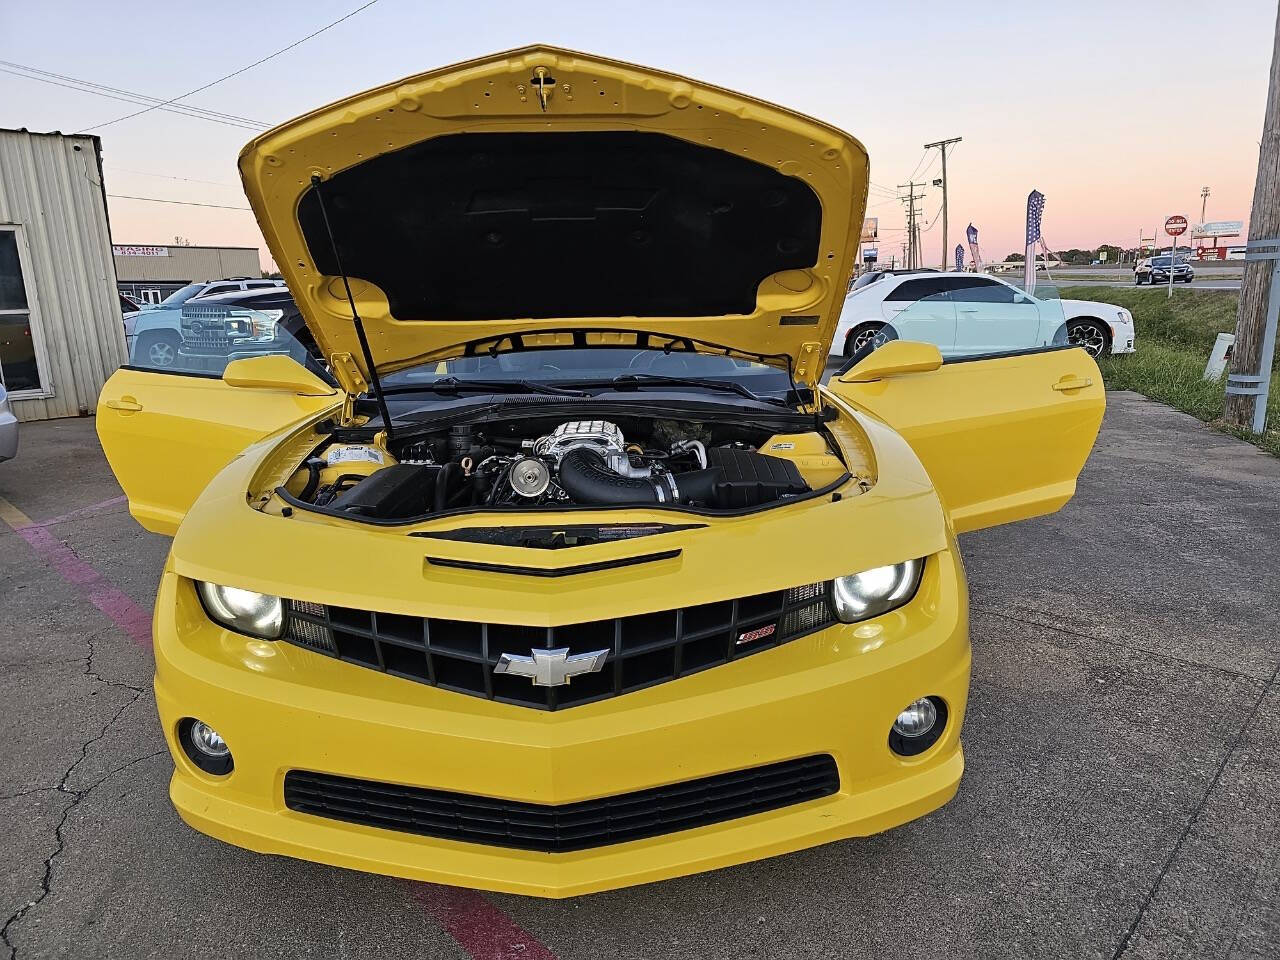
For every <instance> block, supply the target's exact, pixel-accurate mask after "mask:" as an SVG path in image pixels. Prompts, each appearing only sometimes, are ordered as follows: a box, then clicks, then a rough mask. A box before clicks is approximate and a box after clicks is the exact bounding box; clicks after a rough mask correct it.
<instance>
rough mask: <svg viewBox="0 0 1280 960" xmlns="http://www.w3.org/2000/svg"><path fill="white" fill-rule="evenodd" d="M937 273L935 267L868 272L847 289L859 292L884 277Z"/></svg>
mask: <svg viewBox="0 0 1280 960" xmlns="http://www.w3.org/2000/svg"><path fill="white" fill-rule="evenodd" d="M938 272H939V271H938V270H937V269H936V268H935V267H916V268H914V269H911V270H889V269H885V270H868V271H867V272H866V273H864V274H863V275H862V276H860V277H859V278H858V279H857V280H855V281H854V282H853V286H852V287H850V288H849V289H850V290H851V291H852V290H861V289H862V288H863V287H869V286H871V284H873V283H875V282H876V281H877V280H883V279H884V278H885V277H893V276H900V275H902V274H906V273H938Z"/></svg>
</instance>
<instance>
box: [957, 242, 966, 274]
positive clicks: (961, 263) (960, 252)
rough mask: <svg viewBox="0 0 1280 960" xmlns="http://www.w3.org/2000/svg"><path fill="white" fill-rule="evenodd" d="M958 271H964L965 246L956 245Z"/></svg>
mask: <svg viewBox="0 0 1280 960" xmlns="http://www.w3.org/2000/svg"><path fill="white" fill-rule="evenodd" d="M956 270H958V271H963V270H964V245H963V244H959V243H957V244H956Z"/></svg>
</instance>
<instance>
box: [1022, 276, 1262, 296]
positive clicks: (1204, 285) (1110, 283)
mask: <svg viewBox="0 0 1280 960" xmlns="http://www.w3.org/2000/svg"><path fill="white" fill-rule="evenodd" d="M1039 282H1040V283H1047V284H1049V285H1051V286H1058V287H1074V286H1087V287H1133V288H1134V289H1135V290H1146V289H1147V285H1146V284H1143V285H1142V286H1140V287H1139V286H1136V285H1135V284H1134V282H1133V280H1132V278H1130V279H1128V280H1077V279H1075V278H1073V277H1070V276H1066V277H1054V278H1053V279H1052V280H1043V279H1042V280H1040V281H1039ZM1188 287H1190V288H1191V289H1192V290H1239V289H1240V281H1239V280H1235V279H1230V278H1218V277H1196V278H1195V279H1193V280H1192V281H1191V282H1190V283H1175V284H1174V285H1173V289H1174V292H1175V293H1176V292H1177V291H1179V290H1186V289H1187V288H1188Z"/></svg>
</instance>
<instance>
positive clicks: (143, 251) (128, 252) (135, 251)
mask: <svg viewBox="0 0 1280 960" xmlns="http://www.w3.org/2000/svg"><path fill="white" fill-rule="evenodd" d="M111 253H112V254H113V255H114V256H117V257H167V256H168V255H169V248H168V247H126V246H123V245H121V244H115V243H113V244H112V245H111Z"/></svg>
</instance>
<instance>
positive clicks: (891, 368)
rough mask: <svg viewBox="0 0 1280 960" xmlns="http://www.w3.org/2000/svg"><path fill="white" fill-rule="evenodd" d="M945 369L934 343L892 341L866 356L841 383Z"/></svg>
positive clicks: (869, 380)
mask: <svg viewBox="0 0 1280 960" xmlns="http://www.w3.org/2000/svg"><path fill="white" fill-rule="evenodd" d="M941 366H942V354H941V352H939V350H938V348H937V347H936V346H934V345H933V344H932V343H918V342H917V341H915V340H890V341H889V342H888V343H886V344H885V345H884V346H882V347H880V348H878V349H876V350H873V351H872V352H871V353H870V354H868V355H867V356H865V357H863V358H862V360H861V361H859V362H858V363H857V364H856V365H854V366H853V367H852V368H851V369H850V370H849V371H848V372H847V373H845V374H844V375H843V376H841V377H840V378H839V379H840V382H841V383H870V382H871V381H873V380H883V379H884V378H885V377H894V376H898V375H899V374H903V373H928V372H929V371H930V370H937V369H938V368H939V367H941Z"/></svg>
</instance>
